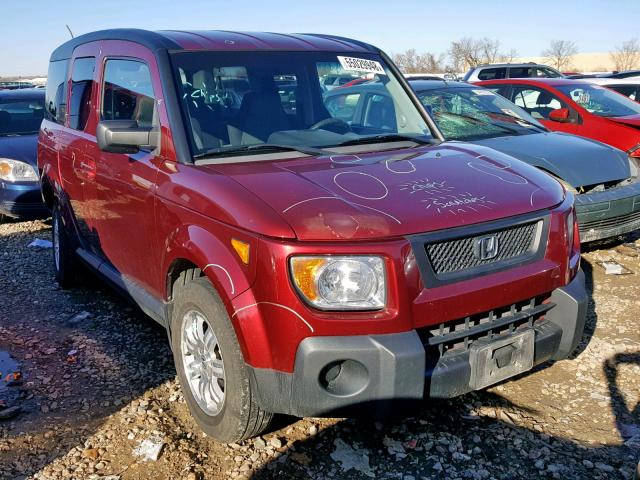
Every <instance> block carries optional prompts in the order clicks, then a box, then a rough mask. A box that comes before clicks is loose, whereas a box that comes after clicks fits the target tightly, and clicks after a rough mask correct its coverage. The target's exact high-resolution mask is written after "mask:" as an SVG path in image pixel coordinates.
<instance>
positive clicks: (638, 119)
mask: <svg viewBox="0 0 640 480" xmlns="http://www.w3.org/2000/svg"><path fill="white" fill-rule="evenodd" d="M605 118H606V119H607V120H611V121H612V122H615V123H622V124H623V125H629V126H630V127H636V128H640V115H629V116H628V117H605Z"/></svg>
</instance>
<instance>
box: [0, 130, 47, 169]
mask: <svg viewBox="0 0 640 480" xmlns="http://www.w3.org/2000/svg"><path fill="white" fill-rule="evenodd" d="M37 149H38V134H33V135H20V136H16V137H11V136H10V137H3V136H0V158H10V159H12V160H20V161H22V162H26V163H28V164H30V165H31V166H32V167H34V168H36V169H37V153H36V152H37Z"/></svg>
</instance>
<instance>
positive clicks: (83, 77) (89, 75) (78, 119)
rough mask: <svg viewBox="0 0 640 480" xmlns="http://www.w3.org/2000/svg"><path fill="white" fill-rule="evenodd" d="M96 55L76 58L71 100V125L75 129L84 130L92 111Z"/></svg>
mask: <svg viewBox="0 0 640 480" xmlns="http://www.w3.org/2000/svg"><path fill="white" fill-rule="evenodd" d="M95 66H96V59H95V58H94V57H86V58H76V59H75V61H74V62H73V70H72V72H71V95H70V101H69V126H70V127H71V128H73V129H74V130H84V127H85V126H86V125H87V120H88V119H89V113H90V112H91V92H92V90H93V72H94V70H95Z"/></svg>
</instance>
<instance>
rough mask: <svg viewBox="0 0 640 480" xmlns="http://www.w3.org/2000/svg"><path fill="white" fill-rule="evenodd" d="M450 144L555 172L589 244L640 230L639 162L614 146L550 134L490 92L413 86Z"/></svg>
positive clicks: (452, 85)
mask: <svg viewBox="0 0 640 480" xmlns="http://www.w3.org/2000/svg"><path fill="white" fill-rule="evenodd" d="M409 83H410V84H411V86H412V87H413V89H414V90H415V91H416V93H417V95H418V98H419V99H420V101H421V102H422V104H423V105H424V106H425V108H427V110H428V111H429V112H430V113H431V115H432V116H433V118H434V120H435V121H436V123H437V124H438V127H439V128H440V130H441V131H442V133H443V134H444V136H445V138H446V139H448V140H461V141H465V142H470V143H474V144H477V145H483V146H486V147H490V148H492V149H493V150H498V151H500V152H502V153H506V154H507V155H511V156H512V157H515V158H517V159H519V160H522V161H524V162H527V163H529V164H531V165H534V166H536V167H538V168H540V169H542V170H544V171H546V172H547V173H550V174H551V175H552V176H554V177H555V178H556V179H558V180H560V182H561V183H562V184H563V185H564V186H565V188H567V189H569V190H571V191H573V192H574V194H575V195H576V212H577V214H578V224H579V227H580V239H581V241H583V242H588V241H593V240H601V239H604V238H607V237H612V236H616V235H621V234H623V233H628V232H632V231H634V230H636V229H638V228H640V178H639V176H638V165H639V162H638V161H636V160H631V159H629V160H628V159H627V155H626V154H625V153H624V152H622V151H621V150H618V149H616V148H613V147H610V146H608V145H605V144H602V143H600V142H596V141H593V140H588V139H585V138H580V137H577V136H574V135H566V134H562V133H555V132H549V131H548V130H547V129H546V128H545V127H544V126H543V125H542V124H541V123H539V122H537V121H536V120H535V119H534V118H532V117H531V115H529V114H527V112H525V111H524V110H523V109H521V108H519V107H517V106H516V105H514V104H512V103H511V102H509V101H508V100H506V99H505V98H503V97H501V96H499V95H496V94H494V93H493V92H491V91H489V90H486V89H484V88H481V87H478V86H474V85H470V84H468V83H459V82H442V81H410V82H409Z"/></svg>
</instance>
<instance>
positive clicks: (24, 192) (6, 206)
mask: <svg viewBox="0 0 640 480" xmlns="http://www.w3.org/2000/svg"><path fill="white" fill-rule="evenodd" d="M0 214H3V215H6V216H7V217H12V218H21V219H25V220H28V219H36V218H46V217H48V216H49V215H51V213H50V212H49V209H48V208H47V207H46V206H45V204H44V202H43V201H42V195H41V193H40V182H28V183H27V182H20V183H11V182H2V181H0Z"/></svg>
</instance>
